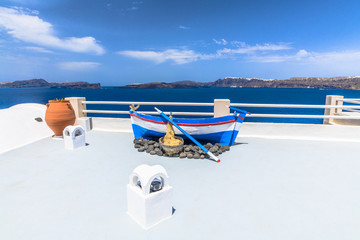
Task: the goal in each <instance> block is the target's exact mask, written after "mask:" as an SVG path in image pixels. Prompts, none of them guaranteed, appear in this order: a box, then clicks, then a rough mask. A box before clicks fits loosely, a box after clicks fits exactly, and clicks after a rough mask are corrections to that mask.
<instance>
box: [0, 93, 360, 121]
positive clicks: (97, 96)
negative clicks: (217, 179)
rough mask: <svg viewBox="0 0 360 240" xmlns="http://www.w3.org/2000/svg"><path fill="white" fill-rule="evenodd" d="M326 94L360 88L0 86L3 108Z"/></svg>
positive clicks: (271, 99)
mask: <svg viewBox="0 0 360 240" xmlns="http://www.w3.org/2000/svg"><path fill="white" fill-rule="evenodd" d="M326 95H342V96H344V97H346V98H360V91H358V90H346V89H316V88H246V87H243V88H231V87H219V88H218V87H210V88H187V89H185V88H173V89H164V88H160V89H126V88H116V87H113V86H104V87H103V88H101V89H56V88H0V109H4V108H9V107H12V106H14V105H17V104H22V103H39V104H46V103H47V102H48V101H49V100H53V99H62V98H66V97H85V98H86V100H89V101H144V102H213V101H214V99H230V101H231V102H232V103H264V104H268V103H272V104H314V105H324V104H325V98H326ZM160 107H161V108H162V110H163V111H174V112H175V111H189V112H192V111H194V112H211V111H213V108H212V107H186V106H181V107H180V106H160ZM87 109H92V110H119V111H127V110H129V107H128V106H123V105H87ZM244 110H246V111H249V112H252V113H268V114H270V113H271V114H285V113H286V114H310V115H311V114H320V115H321V114H323V111H324V110H323V109H284V108H249V107H247V108H244ZM139 111H152V108H151V107H150V106H140V108H139ZM88 116H90V117H117V118H127V117H129V116H128V115H117V114H88ZM246 121H249V122H286V123H315V124H320V123H322V120H321V119H267V118H247V120H246Z"/></svg>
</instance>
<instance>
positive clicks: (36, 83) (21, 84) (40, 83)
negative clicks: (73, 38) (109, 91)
mask: <svg viewBox="0 0 360 240" xmlns="http://www.w3.org/2000/svg"><path fill="white" fill-rule="evenodd" d="M31 87H40V88H86V89H98V88H101V85H100V83H88V82H65V83H53V82H47V81H46V80H44V79H31V80H22V81H13V82H3V83H0V88H31Z"/></svg>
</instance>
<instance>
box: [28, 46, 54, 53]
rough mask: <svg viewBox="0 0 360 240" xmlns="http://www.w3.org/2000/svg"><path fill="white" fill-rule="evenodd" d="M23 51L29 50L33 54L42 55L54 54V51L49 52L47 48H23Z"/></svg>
mask: <svg viewBox="0 0 360 240" xmlns="http://www.w3.org/2000/svg"><path fill="white" fill-rule="evenodd" d="M22 49H25V50H28V51H32V52H40V53H54V52H53V51H50V50H47V49H45V48H42V47H32V46H29V47H22Z"/></svg>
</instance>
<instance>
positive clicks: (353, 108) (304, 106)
mask: <svg viewBox="0 0 360 240" xmlns="http://www.w3.org/2000/svg"><path fill="white" fill-rule="evenodd" d="M358 100H360V99H338V100H336V101H335V103H337V102H341V103H340V104H339V105H309V104H261V103H230V101H229V104H230V106H234V107H251V108H297V109H329V110H330V111H332V110H331V109H340V112H341V110H344V111H349V112H360V111H359V110H358V109H360V106H359V105H343V104H342V103H343V102H347V103H356V104H360V102H358ZM81 103H82V104H83V105H86V104H94V105H96V104H98V105H100V104H101V105H131V104H134V105H153V106H206V107H211V106H214V107H215V104H214V103H197V102H140V101H81ZM224 106H226V105H224ZM329 110H326V111H329ZM83 113H102V114H129V112H128V111H114V110H83ZM139 113H142V114H150V115H158V112H156V111H139ZM165 113H166V114H170V112H165ZM172 114H173V115H179V116H187V115H192V116H214V115H215V114H214V112H172ZM248 117H258V118H298V119H301V118H308V119H360V116H342V115H337V114H336V112H335V114H326V112H325V114H324V115H305V114H252V115H249V116H248Z"/></svg>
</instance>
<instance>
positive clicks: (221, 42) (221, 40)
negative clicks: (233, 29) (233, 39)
mask: <svg viewBox="0 0 360 240" xmlns="http://www.w3.org/2000/svg"><path fill="white" fill-rule="evenodd" d="M213 41H214V42H215V43H216V44H219V45H227V44H228V42H227V41H226V40H225V39H223V38H222V39H220V40H216V39H215V38H213Z"/></svg>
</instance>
